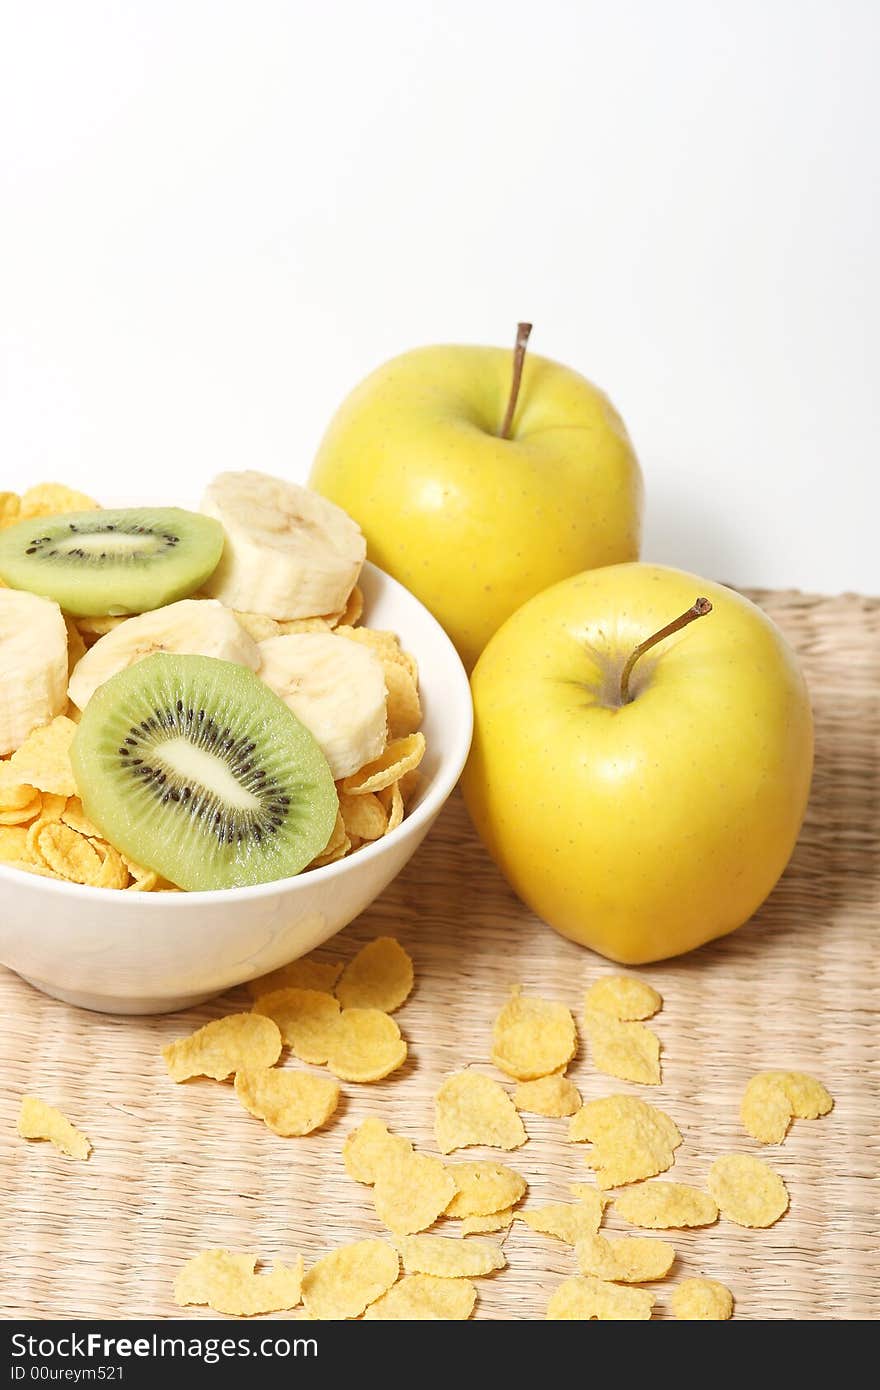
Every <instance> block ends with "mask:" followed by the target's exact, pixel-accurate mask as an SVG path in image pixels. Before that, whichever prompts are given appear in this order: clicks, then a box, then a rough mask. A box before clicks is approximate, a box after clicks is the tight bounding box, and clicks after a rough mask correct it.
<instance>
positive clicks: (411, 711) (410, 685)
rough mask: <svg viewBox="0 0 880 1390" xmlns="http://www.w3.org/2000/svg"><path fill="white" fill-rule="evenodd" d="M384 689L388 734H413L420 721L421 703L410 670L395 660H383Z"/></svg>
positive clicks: (398, 736) (400, 735) (393, 735)
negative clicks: (386, 700) (386, 698)
mask: <svg viewBox="0 0 880 1390" xmlns="http://www.w3.org/2000/svg"><path fill="white" fill-rule="evenodd" d="M382 666H383V669H384V671H385V689H386V691H387V692H388V734H389V736H390V737H391V738H405V737H406V735H407V734H414V733H415V732H416V730H417V729H418V727H419V725H420V724H421V722H422V703H421V700H420V699H419V691H418V686H417V685H416V683H415V681H414V679H413V676H412V672H411V671H409V670H408V669H407V667H405V666H401V665H400V663H399V662H397V661H383V663H382Z"/></svg>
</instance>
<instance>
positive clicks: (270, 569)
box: [202, 472, 367, 621]
mask: <svg viewBox="0 0 880 1390" xmlns="http://www.w3.org/2000/svg"><path fill="white" fill-rule="evenodd" d="M202 511H203V512H206V513H207V514H208V516H213V517H216V519H217V520H218V521H220V522H222V523H223V527H224V529H225V531H226V544H225V546H224V548H223V555H222V556H221V559H220V564H219V565H218V566H217V568H216V570H215V571H214V573H213V575H212V576H211V578H210V580H209V581H208V583H207V584H206V585H205V586H204V592H205V593H207V594H210V595H211V596H212V597H213V598H218V599H220V601H221V602H222V603H225V604H226V605H227V607H229V608H238V609H241V610H243V611H244V612H246V613H262V614H265V615H266V616H268V617H270V618H278V619H281V620H282V621H283V620H284V619H287V618H317V617H321V616H322V615H324V614H326V613H338V612H339V611H340V610H341V609H344V608H345V606H346V603H347V601H348V596H349V594H350V593H351V591H352V589H353V588H354V585H355V583H356V582H357V578H358V575H359V574H360V572H361V566H362V565H363V563H364V558H365V556H366V553H367V545H366V541H365V540H364V538H363V535H362V534H361V530H360V527H359V526H357V524H356V523H355V522H354V521H352V519H351V517H350V516H348V515H347V514H346V513H345V512H344V511H342V509H341V508H340V507H337V506H336V504H335V503H333V502H328V501H327V499H326V498H324V497H321V496H319V494H318V493H317V492H312V491H311V489H310V488H306V487H298V486H297V485H296V484H295V483H286V482H282V480H281V479H280V478H270V477H268V476H267V475H266V474H265V473H252V472H251V473H221V474H220V475H219V477H217V478H215V479H214V481H213V482H212V483H211V485H210V486H209V488H208V490H207V492H206V493H205V496H204V498H203V499H202Z"/></svg>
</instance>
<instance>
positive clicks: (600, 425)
mask: <svg viewBox="0 0 880 1390" xmlns="http://www.w3.org/2000/svg"><path fill="white" fill-rule="evenodd" d="M527 329H528V325H525V324H521V325H520V333H519V335H518V338H517V348H516V350H515V352H514V356H513V362H512V361H511V354H510V352H508V351H505V350H504V349H502V348H481V347H427V348H419V349H417V350H416V351H414V352H408V353H405V354H404V355H403V356H402V357H397V358H395V359H394V360H393V361H391V362H388V363H386V364H385V366H383V367H380V368H379V369H378V371H375V372H374V373H373V374H372V376H369V377H367V379H366V381H363V382H362V383H361V385H360V386H358V387H357V388H356V389H355V390H354V391H353V392H352V394H351V395H350V396H349V397H348V399H347V400H346V401H345V402H344V403H343V404H342V405H341V406H340V408H339V410H338V411H337V413H336V415H335V417H334V419H333V420H332V421H331V424H330V426H329V429H328V430H327V433H326V435H325V436H324V440H323V442H322V444H321V446H320V449H319V451H318V455H317V458H316V460H315V464H314V467H313V470H312V475H311V479H310V481H311V485H312V487H314V488H316V489H317V491H318V492H322V493H323V494H324V495H325V496H326V497H329V498H331V499H332V500H333V501H334V502H337V503H338V504H339V505H340V506H341V507H344V508H345V510H346V511H347V512H349V513H350V514H351V515H352V516H353V517H354V519H355V520H356V521H357V522H358V523H359V524H360V526H361V528H362V529H363V531H364V534H365V535H366V538H367V546H368V554H369V556H370V559H371V560H373V561H374V562H375V563H376V564H377V565H380V566H381V567H382V569H385V570H388V572H389V573H390V574H392V575H394V577H395V579H399V580H400V581H401V583H402V584H405V585H406V587H407V588H408V589H411V590H412V592H413V593H414V594H416V595H417V596H418V597H419V598H420V599H421V600H422V602H423V603H424V604H426V605H427V607H428V608H430V610H431V612H432V613H433V614H434V615H435V617H437V618H438V619H439V620H440V622H441V623H442V624H443V626H444V627H445V628H446V630H447V632H448V633H449V635H450V636H451V638H452V640H453V641H454V642H455V644H456V646H457V648H458V650H459V652H460V654H461V656H462V659H463V660H464V662H465V664H466V665H467V666H468V667H470V666H472V665H473V663H474V661H475V660H476V658H477V656H478V655H479V653H480V652H481V651H482V649H483V647H484V646H485V644H486V642H487V641H488V639H489V638H490V637H491V635H492V633H493V632H494V631H495V630H496V628H498V627H499V626H500V625H501V623H502V622H503V621H504V620H505V618H507V617H509V616H510V614H511V613H513V612H514V611H515V610H516V609H517V608H519V607H520V605H521V604H523V603H524V602H525V600H526V599H528V598H531V597H532V595H533V594H536V593H539V592H540V591H541V590H542V589H545V588H546V587H547V586H548V584H553V583H555V582H556V581H557V580H559V579H563V578H565V577H566V576H568V575H571V574H576V573H578V572H579V571H580V570H583V569H586V568H592V567H593V566H596V565H611V564H615V563H616V562H618V561H621V560H634V559H637V558H638V554H639V541H640V535H641V513H642V479H641V473H640V470H639V465H638V462H637V460H636V456H635V454H634V452H633V448H632V445H631V443H630V440H629V436H628V435H627V433H626V429H625V428H624V425H623V421H622V420H621V419H620V416H619V415H618V414H617V412H616V411H615V409H614V407H613V406H612V405H611V403H610V401H609V400H608V398H607V397H606V396H604V395H603V394H602V392H601V391H599V390H598V389H597V388H596V387H595V386H593V385H591V384H590V382H589V381H586V380H585V378H584V377H582V376H580V375H579V374H578V373H577V372H575V371H572V370H571V368H570V367H563V366H560V365H559V363H557V362H551V361H549V360H548V359H547V358H544V357H535V356H533V355H529V356H528V357H527V358H525V362H523V359H524V356H525V340H526V338H527V337H528V333H527Z"/></svg>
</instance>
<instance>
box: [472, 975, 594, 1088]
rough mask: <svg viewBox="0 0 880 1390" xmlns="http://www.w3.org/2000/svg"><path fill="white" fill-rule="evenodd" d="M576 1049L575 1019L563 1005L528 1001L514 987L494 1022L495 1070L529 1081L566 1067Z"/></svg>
mask: <svg viewBox="0 0 880 1390" xmlns="http://www.w3.org/2000/svg"><path fill="white" fill-rule="evenodd" d="M576 1049H577V1033H576V1031H575V1026H574V1019H573V1018H572V1016H571V1012H570V1011H569V1010H568V1009H567V1008H566V1007H565V1005H564V1004H555V1003H552V1002H551V1001H550V1000H548V999H530V998H527V997H526V996H525V995H524V994H522V992H521V989H520V986H518V985H517V986H516V988H515V989H514V990H513V991H512V993H511V996H510V998H509V999H508V1001H507V1003H506V1004H505V1005H504V1007H503V1008H502V1010H501V1012H500V1014H499V1015H498V1017H497V1018H496V1020H495V1026H494V1029H493V1032H492V1061H493V1062H494V1063H495V1065H496V1067H499V1068H500V1069H501V1071H503V1072H506V1073H507V1075H508V1076H513V1077H515V1078H516V1080H517V1081H532V1080H534V1079H535V1077H539V1076H547V1075H549V1073H550V1072H554V1071H558V1070H559V1068H560V1067H564V1066H567V1065H568V1063H569V1062H570V1061H571V1059H572V1057H573V1056H574V1054H575V1051H576Z"/></svg>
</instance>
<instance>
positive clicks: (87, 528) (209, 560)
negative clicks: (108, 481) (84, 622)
mask: <svg viewBox="0 0 880 1390" xmlns="http://www.w3.org/2000/svg"><path fill="white" fill-rule="evenodd" d="M222 551H223V527H222V526H221V525H220V523H219V522H218V521H215V520H214V518H213V517H210V516H202V515H201V514H200V513H199V512H185V511H181V510H180V509H179V508H178V507H136V508H129V509H127V510H126V511H94V512H67V513H66V514H64V515H63V516H41V517H35V518H33V519H32V520H30V521H20V522H18V523H17V524H16V525H15V526H10V527H8V528H7V529H6V530H5V531H2V532H0V579H4V580H5V581H6V583H7V584H8V585H10V587H11V588H13V589H29V590H30V592H31V593H32V594H42V595H43V597H44V598H53V599H54V600H55V602H56V603H59V604H60V605H61V607H62V608H63V609H64V610H65V611H66V612H67V613H73V614H74V615H76V616H78V617H87V616H92V615H97V614H100V615H104V614H107V613H146V612H147V611H148V610H149V609H151V608H161V607H162V606H163V605H164V604H166V603H173V602H174V601H175V599H179V598H186V596H187V594H191V593H193V592H194V590H196V589H198V587H199V585H200V584H203V583H204V581H205V580H206V579H207V578H208V577H209V576H210V575H212V574H213V573H214V570H215V569H216V568H217V564H218V562H219V560H220V556H221V554H222Z"/></svg>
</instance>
